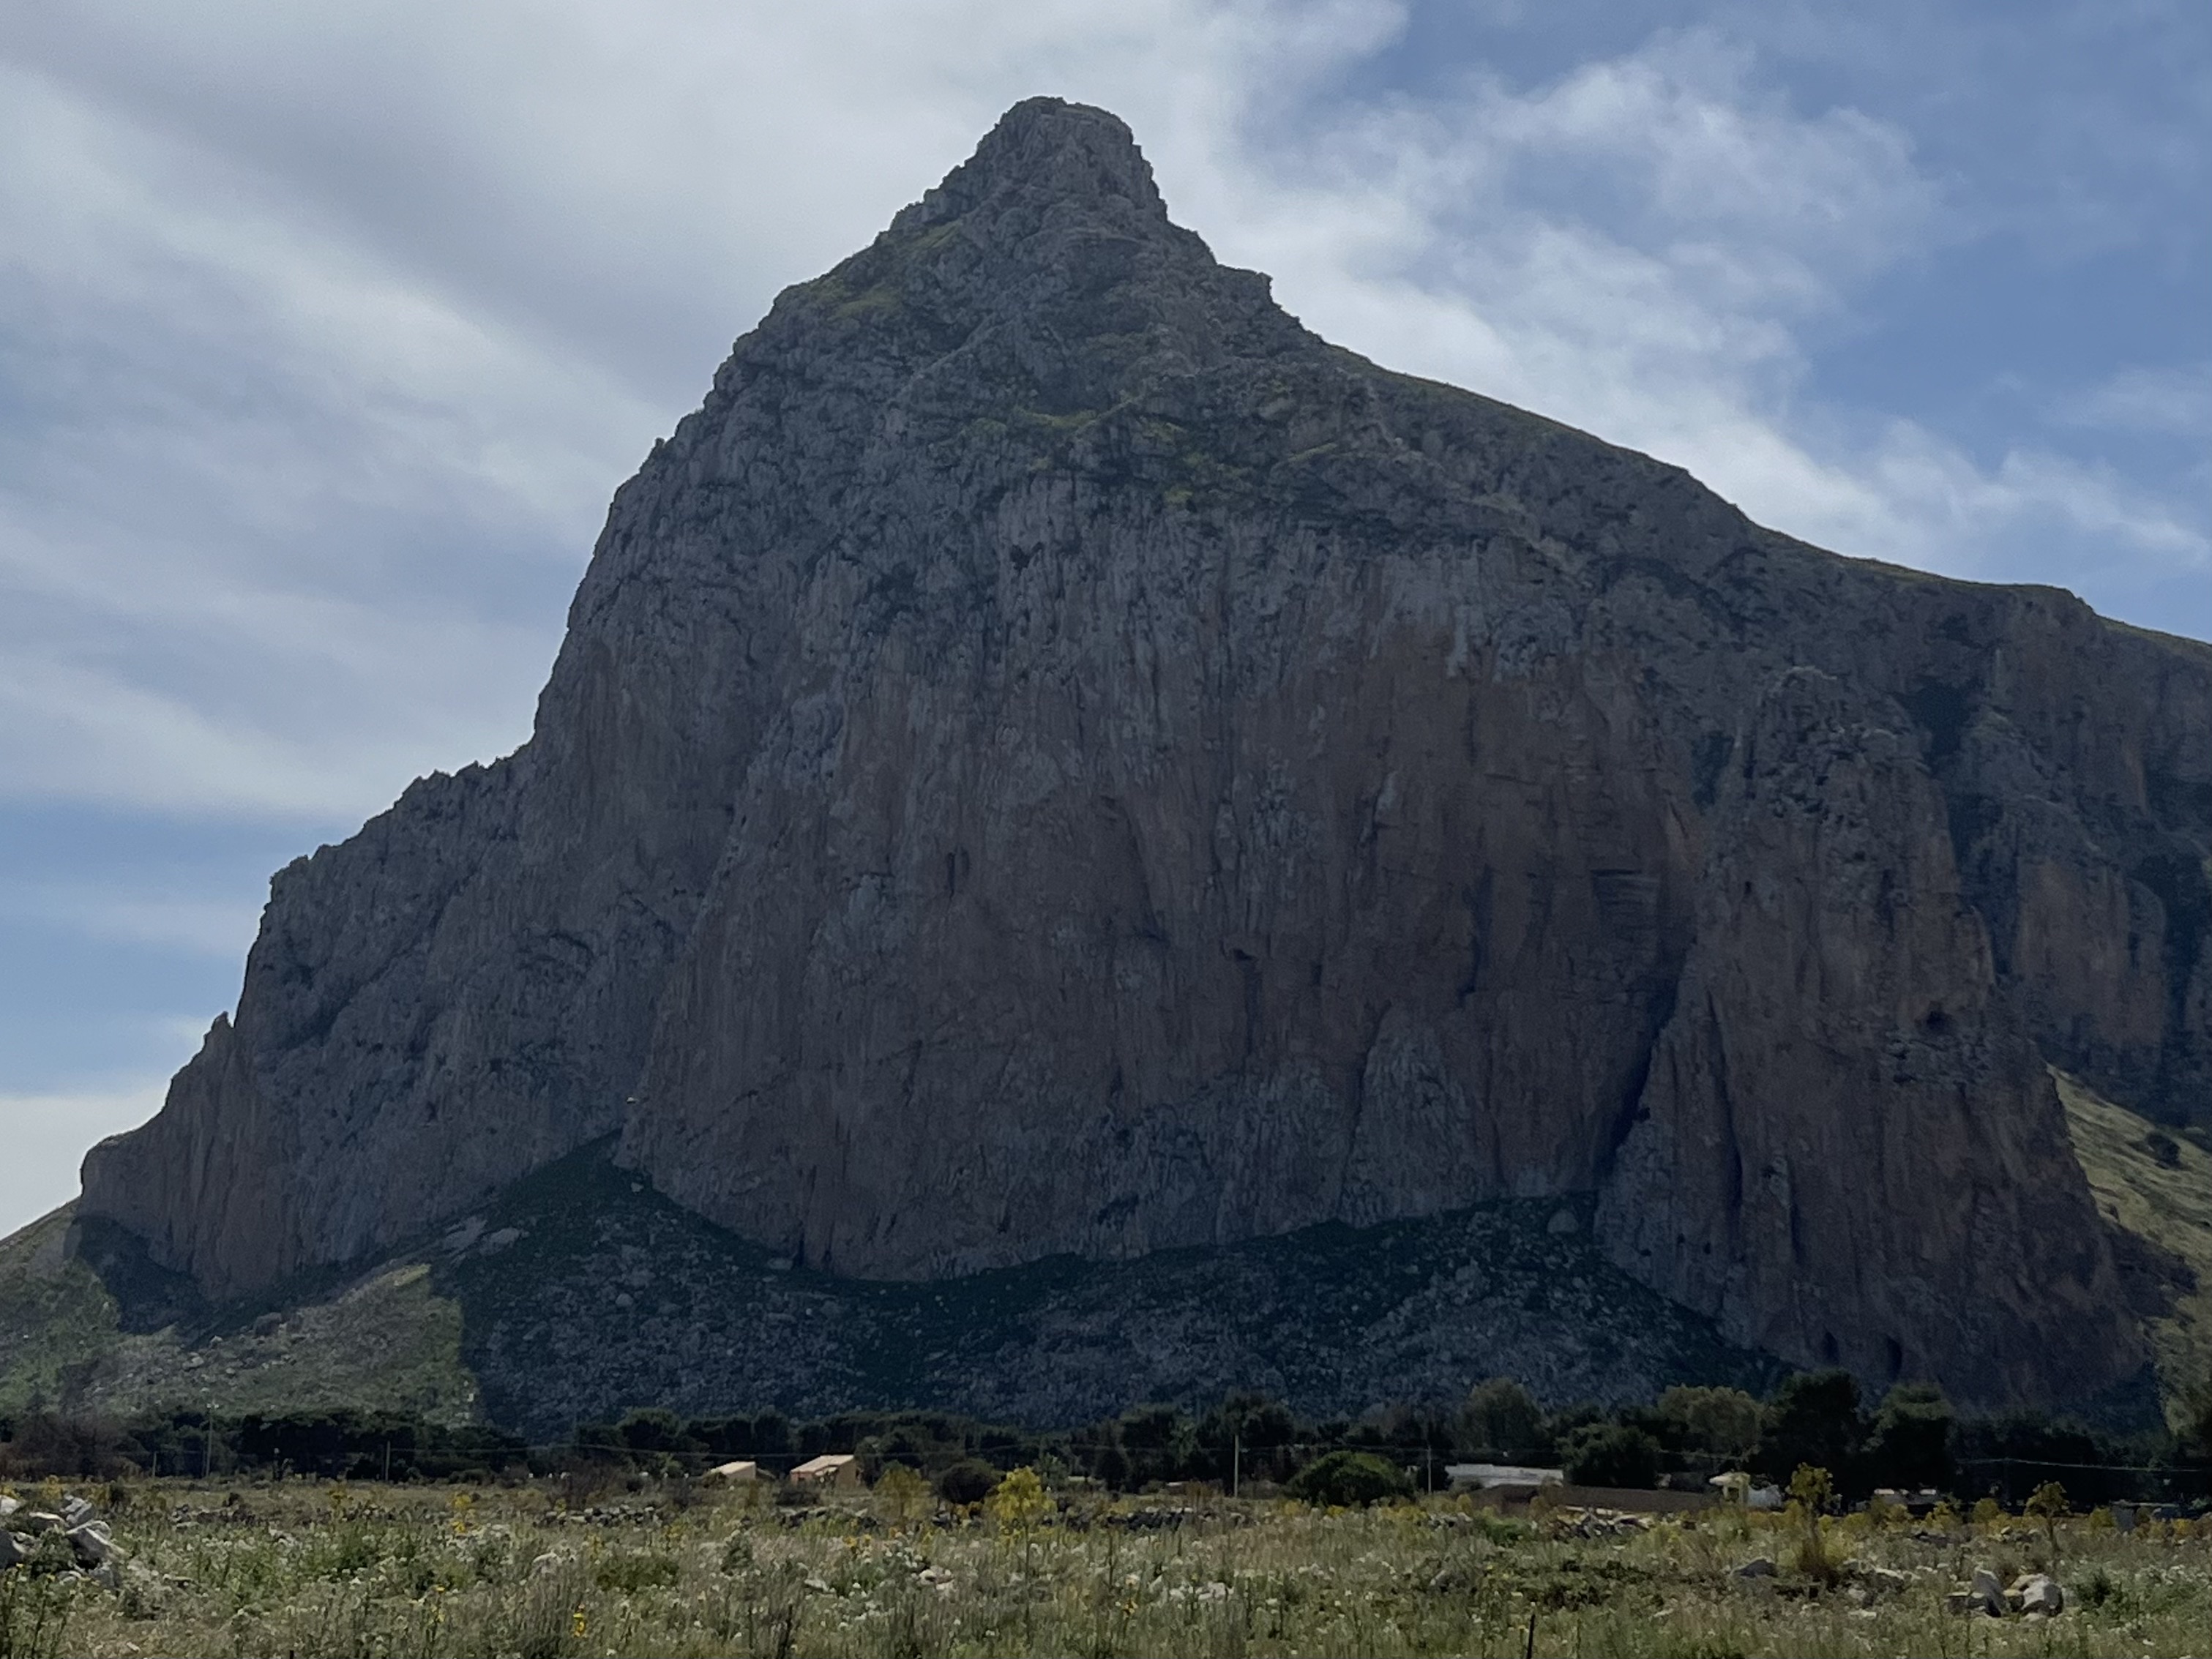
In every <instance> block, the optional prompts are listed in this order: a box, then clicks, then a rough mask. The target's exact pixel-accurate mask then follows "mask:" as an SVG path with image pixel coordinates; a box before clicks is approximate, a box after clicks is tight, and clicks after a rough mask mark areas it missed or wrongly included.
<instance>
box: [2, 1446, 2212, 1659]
mask: <svg viewBox="0 0 2212 1659" xmlns="http://www.w3.org/2000/svg"><path fill="white" fill-rule="evenodd" d="M1001 1490H1002V1492H1004V1491H1005V1490H1006V1489H1005V1488H1002V1489H1001ZM21 1495H22V1496H23V1497H25V1498H27V1499H29V1500H31V1501H33V1502H36V1501H37V1500H38V1499H39V1498H40V1495H41V1494H40V1492H38V1491H37V1490H36V1489H28V1490H25V1491H23V1492H22V1493H21ZM95 1495H96V1496H100V1497H102V1498H106V1496H107V1495H106V1493H105V1492H102V1493H98V1494H95ZM44 1496H45V1497H46V1499H47V1500H48V1501H53V1500H57V1499H58V1497H59V1493H58V1491H51V1490H50V1491H48V1492H46V1493H45V1494H44ZM104 1508H105V1510H106V1514H107V1516H108V1518H109V1520H110V1521H111V1522H112V1525H113V1528H114V1532H115V1537H116V1541H117V1542H118V1544H120V1545H121V1546H122V1547H124V1548H125V1549H126V1550H127V1551H128V1552H129V1553H130V1558H131V1559H130V1564H129V1566H128V1569H127V1570H126V1571H125V1573H124V1574H123V1576H122V1580H121V1585H120V1589H118V1590H110V1589H104V1588H102V1587H100V1585H98V1584H96V1583H93V1582H91V1581H90V1580H88V1579H81V1578H69V1577H52V1576H46V1577H32V1576H31V1575H30V1574H29V1573H28V1572H27V1571H25V1570H21V1569H17V1570H15V1571H10V1572H9V1573H6V1574H4V1575H0V1656H16V1655H24V1654H31V1653H38V1654H70V1655H131V1656H139V1655H179V1656H183V1655H199V1654H208V1655H218V1654H220V1655H240V1654H296V1655H302V1656H306V1655H348V1656H370V1655H394V1656H400V1655H422V1656H431V1655H491V1654H512V1655H523V1656H532V1659H551V1656H584V1655H596V1654H623V1655H629V1654H636V1655H670V1656H677V1655H693V1654H776V1655H793V1656H796V1655H815V1654H820V1655H848V1654H849V1655H923V1654H940V1653H941V1654H980V1655H998V1654H1058V1655H1069V1654H1075V1655H1102V1656H1103V1655H1119V1654H1128V1655H1139V1654H1141V1655H1152V1654H1159V1655H1182V1654H1189V1655H1198V1654H1221V1655H1243V1654H1252V1655H1259V1654H1316V1655H1346V1656H1348V1655H1364V1654H1376V1655H1382V1654H1498V1655H1525V1654H1529V1653H1534V1654H1539V1655H1566V1654H1574V1655H1588V1656H1598V1655H1607V1654H1624V1655H1639V1656H1664V1655H1682V1656H1692V1655H1699V1656H1723V1655H1732V1654H1739V1655H1754V1654H1775V1655H1793V1656H1812V1655H1857V1654H1913V1655H1943V1656H1948V1655H1954V1654H1956V1655H1967V1654H1973V1655H2000V1654H2038V1655H2049V1654H2068V1655H2106V1654H2110V1655H2128V1656H2136V1655H2166V1654H2170V1655H2183V1654H2203V1653H2206V1652H2208V1651H2212V1528H2195V1527H2192V1526H2191V1525H2190V1524H2189V1523H2187V1522H2183V1523H2180V1524H2179V1525H2178V1526H2176V1525H2171V1524H2164V1523H2160V1522H2145V1523H2144V1524H2142V1525H2141V1526H2139V1527H2138V1528H2136V1530H2135V1532H2134V1533H2133V1534H2130V1535H2122V1534H2120V1533H2119V1532H2118V1531H2117V1530H2116V1529H2115V1528H2113V1527H2112V1524H2111V1522H2110V1520H2109V1518H2108V1517H2105V1516H2089V1517H2077V1518H2074V1519H2070V1520H2064V1521H2060V1522H2057V1525H2056V1541H2057V1551H2058V1555H2057V1561H2056V1563H2055V1566H2056V1571H2057V1577H2058V1578H2059V1580H2060V1582H2061V1583H2063V1585H2064V1587H2065V1589H2066V1593H2067V1597H2068V1604H2069V1605H2068V1607H2067V1610H2066V1611H2065V1612H2064V1613H2063V1614H2061V1615H2060V1616H2059V1617H2058V1618H2057V1619H2055V1620H2050V1621H2048V1622H2045V1621H2040V1620H2023V1619H2021V1618H2019V1617H2009V1618H2005V1619H1993V1618H1989V1617H1986V1616H1980V1615H1962V1614H1960V1613H1952V1612H1948V1611H1947V1610H1946V1609H1945V1607H1944V1596H1945V1595H1946V1594H1947V1593H1948V1592H1949V1591H1952V1590H1954V1589H1962V1588H1964V1586H1965V1583H1966V1578H1967V1577H1968V1576H1969V1575H1970V1574H1971V1573H1972V1571H1973V1570H1974V1569H1975V1568H1977V1567H1988V1568H1991V1569H1993V1570H1994V1571H1996V1573H1997V1575H1998V1577H1999V1578H2000V1579H2001V1580H2002V1581H2004V1582H2007V1583H2009V1582H2010V1581H2011V1578H2012V1577H2013V1575H2014V1574H2015V1573H2016V1572H2018V1571H2025V1570H2030V1569H2034V1568H2038V1567H2043V1566H2051V1565H2054V1564H2053V1563H2052V1562H2051V1559H2050V1555H2051V1537H2050V1536H2049V1535H2048V1534H2046V1532H2045V1528H2044V1527H2043V1526H2042V1525H2040V1524H2039V1523H2033V1522H2027V1521H2024V1520H2021V1519H2018V1518H2012V1519H2002V1520H1996V1519H1992V1520H1988V1521H1985V1522H1982V1523H1979V1524H1975V1523H1972V1522H1947V1523H1946V1524H1942V1525H1939V1526H1933V1527H1931V1526H1930V1525H1929V1524H1928V1523H1926V1522H1922V1523H1912V1522H1904V1521H1902V1520H1900V1521H1899V1522H1891V1523H1886V1524H1885V1523H1875V1522H1869V1521H1868V1520H1867V1519H1866V1517H1864V1516H1855V1517H1851V1518H1849V1519H1845V1520H1840V1521H1831V1522H1826V1523H1824V1534H1823V1538H1822V1541H1821V1548H1822V1550H1823V1552H1824V1555H1823V1556H1822V1557H1820V1558H1818V1559H1808V1558H1807V1557H1806V1556H1805V1555H1804V1554H1803V1553H1802V1552H1803V1547H1804V1545H1805V1542H1806V1539H1805V1533H1804V1529H1803V1528H1802V1525H1801V1524H1799V1523H1797V1522H1795V1521H1793V1520H1790V1519H1784V1518H1780V1517H1773V1516H1742V1515H1730V1516H1725V1517H1723V1516H1719V1515H1717V1514H1713V1513H1710V1512H1709V1513H1708V1514H1707V1515H1705V1516H1699V1517H1693V1518H1692V1519H1689V1520H1686V1521H1680V1522H1676V1521H1665V1522H1655V1523H1653V1524H1651V1525H1650V1526H1649V1527H1648V1528H1647V1527H1642V1526H1637V1525H1633V1524H1632V1523H1626V1522H1603V1521H1600V1522H1591V1521H1590V1520H1589V1519H1588V1518H1586V1517H1582V1516H1579V1515H1578V1514H1577V1512H1573V1511H1565V1512H1561V1513H1559V1514H1556V1515H1552V1516H1540V1517H1538V1518H1537V1519H1536V1520H1534V1521H1533V1522H1518V1521H1504V1520H1500V1519H1498V1518H1497V1517H1495V1516H1488V1515H1485V1514H1481V1513H1478V1512H1475V1511H1474V1510H1471V1509H1469V1508H1468V1507H1467V1506H1466V1505H1465V1504H1464V1503H1463V1502H1462V1501H1459V1500H1447V1499H1441V1498H1431V1499H1428V1500H1426V1501H1425V1503H1424V1504H1420V1505H1419V1506H1415V1505H1413V1504H1405V1505H1399V1506H1395V1507H1385V1508H1377V1509H1373V1510H1336V1511H1322V1510H1311V1509H1306V1508H1303V1507H1300V1506H1298V1505H1296V1504H1291V1503H1290V1502H1288V1501H1286V1500H1267V1499H1261V1500H1253V1499H1247V1500H1244V1501H1242V1502H1230V1501H1225V1500H1223V1499H1220V1498H1212V1497H1194V1498H1182V1497H1172V1496H1170V1497H1150V1498H1127V1499H1121V1500H1115V1501H1110V1502H1109V1501H1107V1500H1106V1499H1104V1498H1092V1497H1084V1496H1078V1497H1074V1498H1059V1499H1054V1498H1050V1497H1045V1496H1040V1497H1039V1498H1036V1500H1035V1501H1033V1502H1032V1503H1031V1504H1028V1505H1027V1506H1024V1505H1022V1504H1012V1505H1010V1504H1007V1503H1006V1502H1005V1501H1003V1500H1000V1501H996V1502H994V1504H990V1505H987V1506H985V1510H984V1512H981V1513H967V1512H963V1513H961V1514H958V1515H954V1514H952V1513H951V1512H945V1511H937V1512H934V1513H924V1512H923V1511H925V1510H936V1506H935V1504H934V1502H933V1500H931V1499H928V1498H926V1497H925V1496H924V1495H923V1492H922V1491H921V1489H920V1486H919V1483H918V1482H917V1483H915V1488H914V1489H913V1490H910V1491H909V1492H908V1493H907V1494H906V1495H905V1496H904V1497H903V1498H901V1497H899V1496H897V1495H896V1494H890V1493H886V1492H884V1491H883V1490H882V1489H880V1488H879V1489H878V1492H875V1493H872V1494H870V1493H860V1494H856V1495H855V1496H854V1498H852V1499H851V1500H850V1501H849V1502H848V1503H847V1504H843V1505H842V1506H839V1505H829V1506H821V1507H811V1508H804V1509H801V1508H794V1507H792V1506H790V1505H788V1504H779V1503H777V1502H776V1501H775V1499H774V1497H773V1495H772V1493H771V1492H769V1491H767V1490H765V1489H763V1490H754V1491H747V1490H744V1489H739V1490H738V1491H736V1492H723V1493H720V1494H717V1495H715V1496H713V1497H711V1498H710V1497H708V1496H706V1495H704V1494H703V1493H702V1489H701V1488H700V1487H699V1486H692V1485H684V1484H669V1485H659V1484H654V1483H644V1484H641V1485H639V1486H636V1487H635V1489H632V1488H631V1487H630V1486H628V1485H615V1486H610V1487H608V1488H607V1489H605V1490H604V1491H601V1492H587V1491H584V1490H580V1489H579V1488H577V1487H576V1486H574V1484H573V1483H571V1484H569V1485H568V1486H562V1484H560V1483H557V1482H544V1483H539V1484H536V1485H527V1486H512V1487H480V1488H475V1489H462V1488H454V1487H443V1488H441V1487H432V1486H351V1487H331V1486H321V1485H317V1484H315V1483H313V1482H308V1481H299V1480H295V1481H287V1482H279V1483H273V1484H267V1485H248V1486H239V1487H236V1488H226V1487H224V1486H220V1485H216V1486H198V1485H191V1484H186V1483H184V1482H171V1481H160V1482H154V1481H142V1482H138V1483H136V1484H134V1485H132V1486H129V1487H127V1488H118V1489H117V1491H116V1492H115V1493H114V1495H113V1498H112V1500H109V1501H106V1503H105V1504H104ZM1025 1510H1026V1512H1025ZM1759 1557H1764V1558H1765V1559H1768V1560H1771V1561H1772V1562H1773V1563H1775V1564H1777V1568H1778V1570H1777V1571H1776V1572H1775V1573H1774V1575H1773V1576H1772V1577H1744V1576H1742V1575H1741V1574H1740V1573H1739V1571H1737V1570H1738V1569H1739V1568H1740V1567H1741V1566H1742V1565H1744V1564H1745V1563H1747V1562H1748V1561H1750V1560H1752V1559H1754V1558H1759ZM1822 1563H1825V1565H1821V1564H1822ZM1876 1569H1880V1570H1881V1571H1876Z"/></svg>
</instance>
